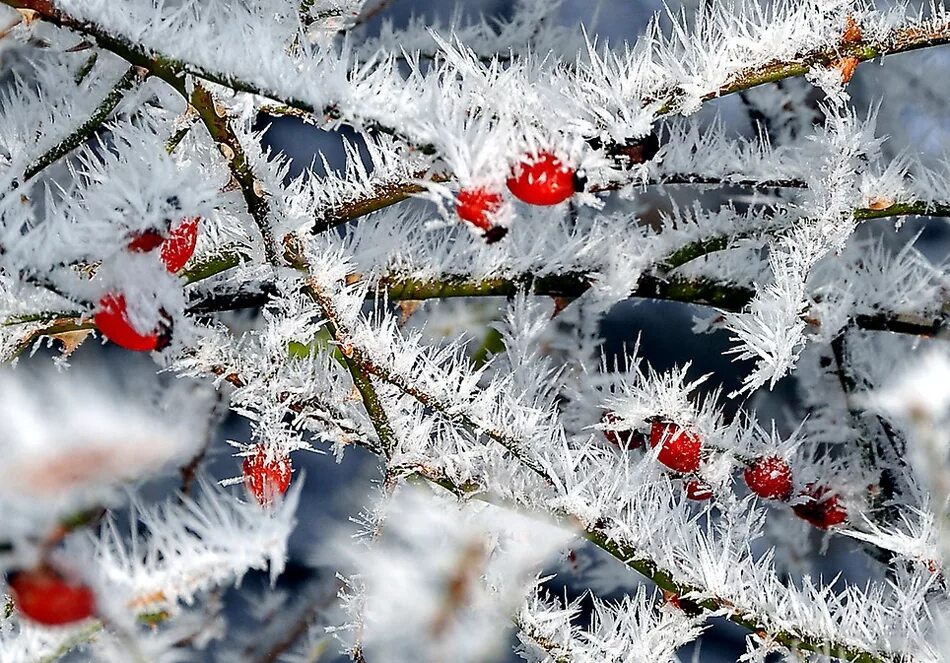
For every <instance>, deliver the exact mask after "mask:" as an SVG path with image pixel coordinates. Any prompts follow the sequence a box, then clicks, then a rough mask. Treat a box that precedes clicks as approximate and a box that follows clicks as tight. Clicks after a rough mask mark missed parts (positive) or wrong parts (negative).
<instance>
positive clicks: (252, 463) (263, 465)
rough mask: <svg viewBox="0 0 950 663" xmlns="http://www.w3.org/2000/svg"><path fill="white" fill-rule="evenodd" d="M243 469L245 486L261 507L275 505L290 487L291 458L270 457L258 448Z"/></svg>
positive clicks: (245, 460) (247, 458) (261, 448)
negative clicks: (278, 497)
mask: <svg viewBox="0 0 950 663" xmlns="http://www.w3.org/2000/svg"><path fill="white" fill-rule="evenodd" d="M241 469H242V470H243V473H244V483H245V485H246V486H247V488H248V490H250V491H251V494H253V495H254V497H255V498H256V499H257V501H258V503H259V504H260V505H261V506H266V505H268V504H271V503H273V501H274V499H275V498H276V497H277V496H278V495H283V494H284V493H286V492H287V488H288V486H290V471H291V467H290V458H289V457H287V456H282V457H279V458H275V457H268V455H267V451H266V450H265V449H264V448H263V447H258V448H257V451H256V452H255V453H254V455H253V456H247V457H246V458H245V459H244V463H243V465H242V467H241Z"/></svg>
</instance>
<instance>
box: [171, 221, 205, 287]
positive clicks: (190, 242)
mask: <svg viewBox="0 0 950 663" xmlns="http://www.w3.org/2000/svg"><path fill="white" fill-rule="evenodd" d="M200 220H201V217H198V216H193V217H190V218H187V219H185V220H184V221H182V222H181V223H179V224H178V225H177V226H176V227H174V228H172V230H171V232H170V233H168V239H166V240H165V242H164V243H163V244H162V262H163V263H165V267H166V268H167V269H168V271H169V272H172V273H173V274H174V273H175V272H177V271H179V270H180V269H181V268H182V267H184V266H185V265H186V264H187V263H188V260H190V259H191V256H192V255H194V253H195V245H196V244H197V243H198V222H199V221H200Z"/></svg>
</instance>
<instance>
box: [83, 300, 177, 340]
mask: <svg viewBox="0 0 950 663" xmlns="http://www.w3.org/2000/svg"><path fill="white" fill-rule="evenodd" d="M94 319H95V322H96V327H98V328H99V331H100V332H102V334H103V335H104V336H105V337H106V338H107V339H109V340H110V341H112V342H113V343H115V344H116V345H118V346H121V347H123V348H125V349H126V350H135V351H137V352H150V351H151V350H155V349H156V348H158V346H159V343H160V340H161V339H160V336H159V334H158V333H157V332H152V333H151V334H141V333H139V332H138V331H137V330H136V329H135V327H133V326H132V324H131V323H130V322H129V318H128V311H127V310H126V307H125V296H124V295H121V294H119V295H112V294H110V295H105V296H104V297H103V298H102V299H100V300H99V309H98V310H97V311H96V316H95V318H94Z"/></svg>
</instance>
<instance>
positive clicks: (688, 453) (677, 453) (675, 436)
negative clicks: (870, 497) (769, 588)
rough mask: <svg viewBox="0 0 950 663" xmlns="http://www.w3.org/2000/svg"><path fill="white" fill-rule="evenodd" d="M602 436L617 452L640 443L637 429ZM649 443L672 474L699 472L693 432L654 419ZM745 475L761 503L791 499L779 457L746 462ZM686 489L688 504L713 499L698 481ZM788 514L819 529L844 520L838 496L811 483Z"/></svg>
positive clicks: (610, 417)
mask: <svg viewBox="0 0 950 663" xmlns="http://www.w3.org/2000/svg"><path fill="white" fill-rule="evenodd" d="M603 421H604V422H605V423H607V424H610V425H616V424H617V422H618V421H619V418H618V417H617V416H616V415H615V414H614V413H613V412H608V413H606V414H605V415H604V416H603ZM604 437H605V438H606V439H607V441H608V442H610V443H611V444H613V445H614V446H617V447H619V448H621V449H635V448H638V447H640V446H642V445H643V440H644V436H643V435H642V434H641V433H639V432H638V431H635V430H617V429H612V430H605V431H604ZM649 442H650V447H651V448H656V447H660V450H659V452H658V453H657V460H659V461H660V462H661V463H663V464H664V465H665V466H666V467H668V468H670V469H671V470H673V471H675V472H679V473H681V474H687V475H689V474H694V473H695V472H696V471H697V470H699V465H700V461H701V459H702V450H703V444H702V439H701V438H700V436H699V435H698V434H697V433H695V432H694V431H691V430H689V429H685V428H682V427H680V426H679V425H677V424H675V423H672V422H668V421H661V420H658V419H657V420H654V421H652V422H651V423H650V436H649ZM743 477H744V478H745V482H746V485H747V486H748V487H749V490H750V491H752V492H753V493H754V494H756V495H758V496H759V497H761V498H763V499H767V500H777V501H780V502H788V501H790V500H791V498H792V492H793V484H792V468H791V467H790V466H789V464H788V461H787V460H785V459H784V458H782V457H781V456H762V457H760V458H756V459H754V460H752V461H750V462H749V463H748V464H747V465H746V468H745V470H744V471H743ZM684 489H685V492H686V496H687V497H688V498H689V499H692V500H700V501H701V500H708V499H710V498H712V496H713V491H712V487H711V486H710V485H709V484H707V483H706V482H705V481H703V480H702V479H700V478H688V479H686V480H685V483H684ZM792 510H793V511H794V512H795V515H797V516H798V517H799V518H801V519H802V520H806V521H808V522H809V523H811V524H812V525H814V526H815V527H819V528H821V529H828V528H829V527H833V526H835V525H840V524H841V523H843V522H844V521H845V520H846V519H847V517H848V513H847V511H846V510H845V508H844V506H843V505H842V504H841V499H840V497H839V496H838V495H837V494H836V493H835V492H834V491H833V490H831V489H830V488H828V487H826V486H822V485H819V484H815V483H810V484H808V485H807V486H805V489H804V490H803V491H802V493H801V494H800V495H799V497H798V500H797V503H796V504H793V505H792Z"/></svg>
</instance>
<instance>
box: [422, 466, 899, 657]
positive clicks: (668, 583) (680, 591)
mask: <svg viewBox="0 0 950 663" xmlns="http://www.w3.org/2000/svg"><path fill="white" fill-rule="evenodd" d="M416 474H418V475H419V476H421V477H423V478H424V479H426V480H427V481H430V482H432V483H435V484H437V485H439V486H441V487H443V488H445V489H446V490H448V491H450V492H452V493H453V494H455V495H458V496H459V497H461V498H463V499H477V500H480V501H484V502H488V503H490V504H494V505H496V506H500V507H503V508H508V509H514V510H518V511H522V512H524V509H523V507H520V506H519V505H515V504H511V503H509V502H507V501H505V500H503V499H501V498H499V497H497V496H495V495H493V494H491V493H486V492H484V490H482V489H481V488H480V487H478V486H476V485H474V484H471V485H464V486H460V485H457V484H455V483H453V482H452V481H451V480H450V479H448V478H446V477H444V476H442V475H435V474H433V473H432V472H426V471H417V472H416ZM527 515H542V516H543V517H548V516H554V517H556V518H558V519H561V520H563V521H566V522H569V523H575V524H580V525H581V528H580V529H581V530H582V531H581V534H582V535H583V536H584V538H585V539H587V540H588V541H590V542H591V543H593V544H594V545H595V546H597V547H598V548H600V549H601V550H603V551H604V552H606V553H608V554H609V555H611V556H612V557H614V558H616V559H618V560H619V561H621V562H623V563H624V564H626V565H627V566H628V567H630V568H631V569H633V570H634V571H636V572H637V573H639V574H640V575H642V576H644V577H646V578H647V579H649V580H651V581H652V582H653V583H655V584H656V585H657V587H659V588H660V589H664V590H666V591H669V592H672V593H674V594H676V595H677V596H682V595H684V594H693V595H698V596H702V595H704V594H708V592H707V591H706V590H705V589H704V588H702V587H695V586H690V585H684V584H681V583H678V582H676V581H675V580H674V579H673V576H672V574H671V573H670V572H669V571H667V570H665V569H662V568H660V566H659V565H658V564H657V563H656V562H654V561H653V560H652V559H650V558H649V557H647V556H645V555H644V554H643V552H642V551H639V550H636V549H633V548H630V547H628V546H625V545H623V544H622V543H620V542H618V541H615V540H613V539H611V538H610V536H609V535H608V534H607V533H606V532H605V528H604V527H603V526H601V525H600V524H598V523H594V524H593V525H588V526H583V523H578V521H577V518H576V517H574V516H572V515H571V514H569V513H566V512H563V511H555V512H551V513H550V514H537V513H534V514H532V513H531V512H530V511H529V512H527ZM695 602H696V604H697V605H699V606H701V607H702V608H704V609H706V610H709V611H712V612H723V611H724V612H725V615H724V616H725V617H726V618H727V619H729V620H730V621H732V622H734V623H736V624H738V625H740V626H743V627H745V628H747V629H749V630H751V631H757V632H761V633H764V634H766V639H768V640H771V641H774V642H776V643H778V644H781V645H783V646H785V647H788V648H789V649H791V650H799V651H808V652H815V653H820V654H824V655H827V656H832V657H835V658H840V659H844V660H847V661H853V662H855V663H891V662H893V661H895V660H897V659H896V658H894V657H892V656H888V655H882V654H879V653H875V652H869V651H864V650H862V649H858V648H856V647H851V646H848V645H845V644H842V643H839V642H834V641H828V640H819V639H817V638H813V637H809V636H804V635H801V634H796V633H792V632H790V631H769V630H767V629H765V627H764V626H763V624H762V623H761V622H760V620H759V619H758V618H757V617H756V616H755V615H754V614H752V613H750V612H748V611H744V610H742V607H741V606H737V605H734V604H733V603H731V602H730V601H728V600H725V599H718V598H715V597H709V598H706V599H702V600H696V601H695Z"/></svg>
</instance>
